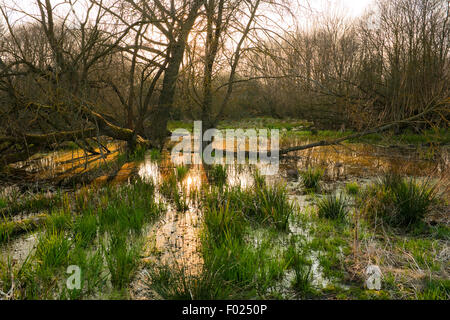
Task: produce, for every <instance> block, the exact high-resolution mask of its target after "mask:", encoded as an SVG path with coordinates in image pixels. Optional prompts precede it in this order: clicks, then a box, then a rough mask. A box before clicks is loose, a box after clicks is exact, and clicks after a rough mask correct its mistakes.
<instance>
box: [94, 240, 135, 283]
mask: <svg viewBox="0 0 450 320" xmlns="http://www.w3.org/2000/svg"><path fill="white" fill-rule="evenodd" d="M109 236H110V238H109V243H108V246H104V247H103V250H104V252H105V258H106V262H107V266H108V269H109V273H110V276H111V283H112V285H113V286H114V287H115V288H116V289H123V288H124V287H125V286H126V285H128V283H129V282H130V281H131V278H132V276H133V274H134V272H135V270H136V268H137V264H138V261H139V257H140V250H141V246H142V244H140V243H130V244H129V243H128V241H127V239H126V234H123V233H122V232H120V231H116V232H111V233H110V235H109Z"/></svg>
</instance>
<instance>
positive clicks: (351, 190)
mask: <svg viewBox="0 0 450 320" xmlns="http://www.w3.org/2000/svg"><path fill="white" fill-rule="evenodd" d="M360 189H361V187H360V186H359V184H358V183H357V182H349V183H347V184H346V185H345V191H346V192H347V193H348V194H349V195H352V196H356V195H358V194H359V192H360Z"/></svg>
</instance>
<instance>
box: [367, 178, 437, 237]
mask: <svg viewBox="0 0 450 320" xmlns="http://www.w3.org/2000/svg"><path fill="white" fill-rule="evenodd" d="M437 199H438V194H437V188H436V185H435V184H433V183H431V182H430V181H418V180H416V179H413V178H401V177H399V176H398V175H395V174H386V175H385V176H383V177H381V178H380V179H379V180H378V181H377V182H376V183H374V184H372V185H371V186H369V187H368V188H367V190H365V191H364V193H363V195H362V197H361V205H362V207H363V210H364V212H365V213H366V216H367V217H368V218H369V219H370V220H372V221H375V220H377V219H379V220H381V221H382V222H386V223H388V224H389V225H392V226H394V227H402V228H410V227H412V226H414V225H416V224H417V223H419V222H421V221H423V218H424V217H425V216H426V215H427V213H429V212H430V210H431V208H432V205H433V204H434V203H436V201H437Z"/></svg>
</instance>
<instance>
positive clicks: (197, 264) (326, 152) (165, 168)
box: [0, 141, 449, 285]
mask: <svg viewBox="0 0 450 320" xmlns="http://www.w3.org/2000/svg"><path fill="white" fill-rule="evenodd" d="M216 143H217V146H220V145H221V144H220V141H218V142H216ZM306 143H307V142H306ZM298 144H305V142H300V141H290V143H289V144H288V145H285V146H283V147H289V146H293V145H298ZM109 148H110V150H111V151H113V152H112V153H111V154H108V155H105V157H102V156H98V155H95V156H88V157H85V155H84V153H83V151H81V150H76V151H61V152H54V153H51V154H48V155H45V156H43V157H41V158H39V159H32V160H29V161H27V162H22V163H17V164H15V165H14V167H15V168H20V169H23V170H25V171H26V172H28V173H29V175H30V177H31V179H35V180H39V179H50V180H51V179H60V178H61V177H67V176H71V175H77V174H80V173H83V172H87V171H89V170H91V169H93V168H95V167H98V166H99V165H101V164H102V163H105V162H109V161H112V160H113V159H114V158H115V157H116V156H117V150H118V148H119V146H118V145H116V144H113V145H110V146H109ZM424 154H425V153H424V152H422V151H420V150H419V151H418V150H408V149H398V148H384V147H378V146H372V145H365V144H348V145H347V144H346V145H338V146H328V147H320V148H314V149H309V150H305V151H301V152H296V153H293V154H290V155H289V157H287V158H285V159H282V160H281V162H280V166H279V172H278V174H276V175H271V176H267V177H266V179H267V180H268V182H269V183H278V182H280V183H285V184H287V190H288V192H289V198H290V201H291V202H293V203H295V204H296V205H298V206H299V207H300V208H301V209H304V208H306V207H308V206H310V205H311V197H310V196H309V195H305V194H304V193H303V192H302V187H301V183H300V181H299V177H298V174H294V173H295V172H297V171H298V170H304V169H306V168H308V167H321V168H323V169H324V172H325V183H326V184H328V185H329V186H332V188H333V189H334V190H336V189H339V188H342V187H343V185H344V184H345V182H347V181H358V182H360V183H361V184H364V183H366V182H367V181H370V180H371V179H373V177H375V176H377V175H380V174H382V173H383V172H385V171H387V170H394V171H397V172H400V173H402V174H404V175H408V176H417V177H439V176H442V175H445V174H446V173H447V172H448V171H449V170H448V165H449V157H448V152H447V151H446V150H443V151H442V152H441V153H440V154H437V155H435V156H434V157H433V158H431V159H427V157H424ZM427 156H428V157H429V155H427ZM174 163H178V161H176V159H175V161H174V162H173V161H172V159H170V154H169V153H168V152H164V153H163V155H162V159H161V160H160V161H159V162H157V161H154V160H152V158H151V157H150V155H149V154H148V155H147V156H146V157H145V160H144V161H142V162H138V163H126V164H124V165H123V166H122V167H121V168H120V170H119V171H118V172H117V174H116V175H115V176H114V177H107V176H103V177H99V178H97V179H95V180H94V181H93V184H95V185H104V184H106V183H112V184H121V183H128V182H129V180H130V177H132V176H133V175H135V174H137V175H138V176H140V177H141V178H142V179H144V180H147V181H153V182H154V183H155V184H157V185H158V184H160V183H161V182H162V179H163V178H164V177H165V176H167V174H168V173H169V172H170V171H174V170H175V164H174ZM256 169H258V170H260V171H263V169H264V165H262V164H260V165H245V164H244V165H243V164H235V165H229V166H228V167H227V184H228V185H231V186H241V187H242V188H250V187H252V185H253V183H254V181H253V173H254V171H255V170H256ZM207 170H208V169H207V168H206V167H204V166H203V165H191V166H190V170H189V171H188V173H187V175H186V176H185V177H184V179H183V181H182V182H181V186H182V188H183V189H184V190H185V195H186V196H187V201H188V203H189V209H188V210H187V211H186V212H183V213H181V212H177V210H175V209H174V208H173V207H172V206H171V205H170V204H169V203H167V202H166V203H165V204H166V208H167V209H168V210H167V212H166V214H165V215H164V216H163V217H162V218H161V220H160V221H159V222H157V223H156V225H155V226H154V227H153V228H152V229H151V230H150V231H149V237H151V239H150V240H151V241H153V242H154V249H155V250H156V251H158V252H159V253H160V255H159V260H160V263H162V264H169V265H178V266H180V267H185V269H188V270H189V271H190V272H191V274H197V273H198V272H200V270H201V267H202V258H201V254H200V239H199V233H200V231H201V230H200V226H201V223H200V222H201V211H200V210H199V209H198V208H197V207H196V206H195V202H194V201H193V199H190V198H189V195H190V194H191V193H192V192H193V191H195V190H200V189H201V188H202V186H203V185H205V184H208V178H207V176H208V173H207ZM0 191H1V193H3V194H5V193H6V194H7V193H13V192H14V193H17V192H18V190H17V188H15V187H14V186H10V187H8V189H3V190H0ZM157 198H158V201H165V200H164V198H163V197H162V196H161V195H159V194H158V195H157ZM290 230H291V233H292V234H298V235H303V236H305V237H307V236H308V231H307V226H301V225H297V224H291V225H290ZM150 240H149V241H150ZM34 242H35V235H31V234H28V235H26V236H24V237H20V238H17V239H16V240H14V241H11V243H9V244H8V245H7V246H6V247H4V248H2V249H1V254H2V256H5V255H12V257H13V259H14V260H16V261H17V262H18V263H19V262H21V261H22V262H23V260H24V257H26V256H27V255H28V253H29V252H30V251H31V250H32V247H33V244H34ZM314 254H317V253H313V255H312V256H311V259H312V261H313V269H312V272H313V275H314V279H315V280H314V281H316V284H317V285H319V283H320V284H321V285H326V284H327V279H324V278H323V277H322V276H321V271H320V266H319V262H318V259H317V257H315V256H314ZM150 256H151V255H150V253H149V255H148V257H150ZM148 257H147V258H148ZM289 277H290V276H289V274H288V275H286V279H285V280H286V281H290V280H289Z"/></svg>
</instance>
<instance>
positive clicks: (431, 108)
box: [279, 98, 450, 156]
mask: <svg viewBox="0 0 450 320" xmlns="http://www.w3.org/2000/svg"><path fill="white" fill-rule="evenodd" d="M449 103H450V98H447V99H445V100H443V101H441V102H439V103H437V104H434V105H433V104H432V103H430V104H429V105H428V106H427V108H425V110H424V111H422V112H421V113H419V114H417V115H414V116H412V117H409V118H406V119H402V120H398V121H393V122H391V123H388V124H383V125H380V126H377V127H375V128H371V129H368V130H365V131H363V132H358V133H355V134H351V135H348V136H345V137H342V138H339V139H335V140H331V141H326V140H322V141H318V142H314V143H310V144H306V145H302V146H295V147H290V148H285V149H281V150H280V151H279V154H280V156H283V155H286V154H288V153H290V152H295V151H301V150H306V149H312V148H316V147H324V146H332V145H338V144H340V143H341V142H344V141H347V140H352V139H357V138H361V137H364V136H367V135H369V134H374V133H380V132H384V131H387V130H389V129H391V128H392V127H394V126H396V125H399V124H402V123H411V122H414V121H417V120H419V119H420V118H422V117H423V116H425V115H427V114H429V113H432V112H436V113H439V114H440V115H441V116H442V117H443V118H445V113H448V112H449V109H448V104H449ZM439 106H443V108H439ZM441 111H442V113H441Z"/></svg>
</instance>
